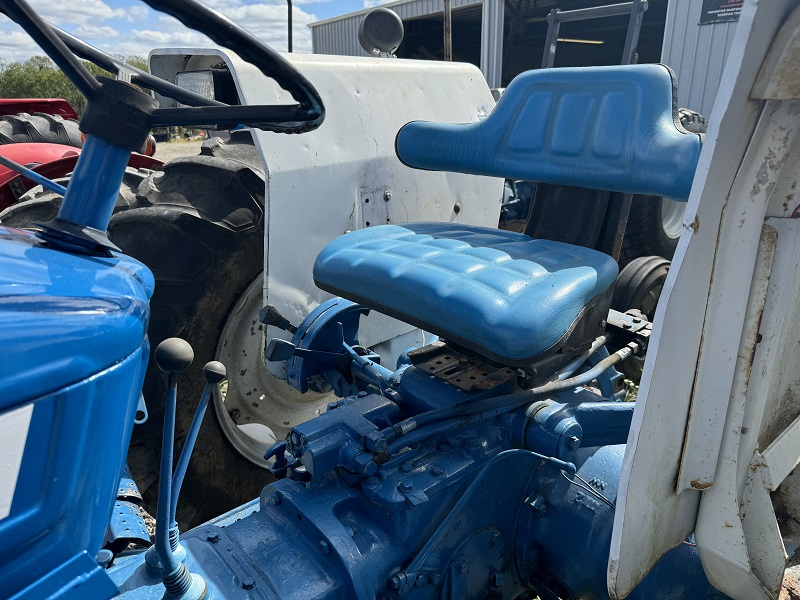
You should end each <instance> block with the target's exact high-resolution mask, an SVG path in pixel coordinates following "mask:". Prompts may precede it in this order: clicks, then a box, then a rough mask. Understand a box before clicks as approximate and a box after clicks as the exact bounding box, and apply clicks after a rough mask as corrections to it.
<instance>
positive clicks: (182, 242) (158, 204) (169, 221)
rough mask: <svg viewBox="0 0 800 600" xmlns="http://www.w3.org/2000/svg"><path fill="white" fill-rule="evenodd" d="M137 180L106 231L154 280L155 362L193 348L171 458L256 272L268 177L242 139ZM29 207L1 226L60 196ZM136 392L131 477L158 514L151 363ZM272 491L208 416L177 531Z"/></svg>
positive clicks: (157, 403)
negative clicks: (184, 346) (167, 345)
mask: <svg viewBox="0 0 800 600" xmlns="http://www.w3.org/2000/svg"><path fill="white" fill-rule="evenodd" d="M131 171H133V173H132V172H131ZM134 173H136V171H134V170H132V169H128V173H127V174H126V181H128V183H129V184H130V185H127V186H126V185H123V190H122V194H121V195H120V199H119V200H118V201H117V206H116V207H115V210H114V215H113V217H112V218H111V222H110V224H109V228H108V231H109V237H110V239H111V241H113V242H114V243H115V244H116V245H117V246H119V247H120V248H121V249H122V250H123V252H125V253H126V254H129V255H131V256H133V257H134V258H137V259H139V260H141V261H142V262H143V263H144V264H146V265H147V266H148V267H150V269H151V271H152V272H153V275H154V276H155V281H156V285H155V292H154V294H153V298H152V300H151V302H150V307H151V319H150V325H149V327H148V337H149V339H150V344H151V353H152V352H153V351H154V350H155V348H156V346H157V345H158V344H159V343H160V342H162V341H163V340H165V339H167V338H169V337H181V338H183V339H185V340H187V341H188V342H189V343H190V344H191V345H192V347H193V348H194V353H195V358H194V362H193V363H192V366H191V367H190V368H189V370H188V371H186V373H184V374H183V375H182V376H181V378H180V380H179V384H178V411H177V419H176V427H175V439H176V448H175V456H176V458H177V456H178V453H179V452H180V449H181V447H182V445H183V442H184V440H185V438H186V433H187V431H188V429H189V425H190V423H191V420H192V417H193V416H194V411H195V408H196V407H197V403H198V400H199V399H200V395H201V393H202V390H203V387H204V381H203V376H202V369H203V366H204V365H205V364H206V363H207V362H208V361H210V360H214V356H215V352H216V346H217V341H218V338H219V335H220V332H221V330H222V327H223V326H224V323H225V320H226V318H227V316H228V314H229V312H230V310H231V309H232V308H233V306H234V305H235V303H236V301H237V299H238V297H239V295H240V294H241V293H242V292H243V291H244V290H245V289H246V287H247V285H248V284H249V283H250V282H251V281H252V280H253V279H254V278H256V277H258V276H259V274H260V273H261V272H262V270H263V265H264V172H263V167H262V166H261V160H260V158H259V155H258V152H257V150H256V148H255V146H254V145H253V141H252V137H251V136H250V134H249V133H248V132H246V131H242V132H236V133H234V135H233V136H232V138H231V140H230V141H229V142H221V141H219V140H217V139H213V140H209V141H207V142H206V143H204V144H203V147H202V149H201V152H200V154H199V155H197V156H191V157H186V158H178V159H175V160H173V161H170V162H169V163H167V164H165V165H164V167H163V171H157V172H150V173H149V174H148V175H147V176H146V177H139V178H138V180H135V179H134V176H133V175H134ZM26 196H28V197H29V198H28V202H22V203H20V204H17V205H15V206H14V207H11V208H9V209H7V211H5V212H4V213H3V214H2V215H0V220H2V221H3V224H4V225H7V226H13V227H24V226H28V225H30V224H31V222H41V221H46V220H49V219H50V218H52V217H53V216H55V213H56V212H57V211H58V207H59V206H60V204H61V198H60V197H59V196H56V195H55V194H53V193H51V192H46V191H42V190H41V189H39V190H31V191H30V192H28V194H27V195H26ZM12 211H13V212H12ZM6 213H9V216H8V219H9V221H8V223H6V221H5V219H4V218H3V215H5V214H6ZM143 393H144V397H145V400H146V403H147V409H148V412H149V418H148V420H147V422H146V423H144V424H142V425H137V426H135V427H134V430H133V438H132V441H131V446H130V449H129V452H128V466H129V467H130V469H131V472H132V474H133V476H134V478H135V479H136V481H137V484H138V485H139V489H140V491H141V493H142V496H143V504H144V507H145V509H146V510H148V511H149V512H150V513H151V514H155V510H156V503H157V500H158V471H159V463H160V456H161V439H162V427H163V422H164V399H165V394H166V378H165V377H164V375H163V374H162V373H161V372H160V371H159V370H158V368H157V367H156V366H155V362H154V361H153V360H152V354H151V359H150V362H149V365H148V369H147V374H146V376H145V382H144V389H143ZM271 480H272V478H271V476H270V475H269V472H268V471H266V470H265V469H260V468H258V467H256V466H255V465H253V464H252V463H250V462H249V461H248V460H246V459H244V458H242V457H241V456H240V455H239V454H238V452H236V451H235V450H234V448H233V446H232V445H231V444H230V443H229V442H228V441H227V439H226V438H225V436H224V435H223V433H222V429H221V427H220V425H219V423H218V422H217V419H216V415H215V414H214V410H213V409H209V410H208V412H207V413H206V417H205V420H204V423H203V426H202V428H201V430H200V435H199V437H198V440H197V444H196V446H195V450H194V452H193V454H192V460H191V462H190V463H189V469H188V472H187V474H186V479H185V481H184V485H183V489H182V491H181V495H180V502H179V504H178V522H179V523H180V525H181V528H182V529H186V528H188V527H192V526H194V525H197V524H200V523H202V522H204V521H206V520H208V519H210V518H212V517H214V516H217V515H219V514H221V513H222V512H225V511H226V510H229V509H231V508H234V507H235V506H238V505H240V504H242V503H243V502H245V501H248V500H252V499H253V498H255V497H257V496H258V494H259V493H260V491H261V489H262V488H263V486H264V485H266V483H268V482H269V481H271Z"/></svg>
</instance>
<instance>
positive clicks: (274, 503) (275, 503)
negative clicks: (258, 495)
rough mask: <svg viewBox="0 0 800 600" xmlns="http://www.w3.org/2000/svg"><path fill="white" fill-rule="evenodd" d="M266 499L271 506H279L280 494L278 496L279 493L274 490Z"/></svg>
mask: <svg viewBox="0 0 800 600" xmlns="http://www.w3.org/2000/svg"><path fill="white" fill-rule="evenodd" d="M267 501H268V502H269V503H270V504H271V505H272V506H280V505H281V496H280V494H278V493H277V492H275V493H274V494H270V496H269V498H267Z"/></svg>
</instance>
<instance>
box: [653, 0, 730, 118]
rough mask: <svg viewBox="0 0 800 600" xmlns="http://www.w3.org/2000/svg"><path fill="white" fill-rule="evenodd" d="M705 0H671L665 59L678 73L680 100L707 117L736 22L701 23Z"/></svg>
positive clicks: (665, 40)
mask: <svg viewBox="0 0 800 600" xmlns="http://www.w3.org/2000/svg"><path fill="white" fill-rule="evenodd" d="M702 4H703V0H670V1H669V5H668V6H667V27H666V30H665V32H664V47H663V50H662V52H661V60H662V62H663V63H665V64H667V65H669V66H670V67H672V69H673V70H674V71H675V73H677V75H678V104H679V105H680V106H682V107H686V108H691V109H692V110H696V111H698V112H699V113H701V114H703V115H705V116H706V117H708V116H709V115H710V114H711V109H712V107H713V106H714V99H715V98H716V96H717V89H718V88H719V82H720V80H721V79H722V70H723V67H724V66H725V59H726V58H727V57H728V52H729V50H730V48H731V43H732V42H733V32H734V31H735V29H736V23H717V24H714V25H703V26H698V25H697V23H698V21H699V20H700V7H701V6H702Z"/></svg>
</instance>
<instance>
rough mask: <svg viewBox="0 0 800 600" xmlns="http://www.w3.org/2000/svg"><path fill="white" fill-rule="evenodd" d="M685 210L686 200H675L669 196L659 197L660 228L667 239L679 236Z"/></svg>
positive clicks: (674, 238)
mask: <svg viewBox="0 0 800 600" xmlns="http://www.w3.org/2000/svg"><path fill="white" fill-rule="evenodd" d="M685 212H686V202H677V201H675V200H670V199H669V198H662V199H661V228H662V229H663V230H664V235H666V236H667V237H668V238H669V239H671V240H676V239H678V238H679V237H681V232H682V231H683V214H684V213H685Z"/></svg>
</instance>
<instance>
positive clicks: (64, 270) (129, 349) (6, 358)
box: [0, 228, 153, 410]
mask: <svg viewBox="0 0 800 600" xmlns="http://www.w3.org/2000/svg"><path fill="white" fill-rule="evenodd" d="M0 264H2V265H3V268H2V269H1V270H0V347H2V348H3V360H2V361H0V398H2V399H3V401H2V406H0V410H1V409H3V408H10V407H11V406H14V405H16V404H18V403H20V402H24V401H28V400H32V399H35V398H37V397H39V396H41V395H43V394H46V393H48V392H52V391H55V390H59V389H61V388H63V387H64V386H67V385H70V384H72V383H75V382H78V381H81V380H83V379H85V378H87V377H90V376H92V375H94V374H95V373H98V372H100V371H102V370H104V369H106V368H108V367H110V366H112V365H114V364H116V363H118V362H119V361H121V360H123V359H124V358H126V357H128V356H129V355H131V354H132V353H133V352H135V351H136V350H138V349H139V348H140V347H141V346H142V343H143V341H144V338H145V335H146V333H147V322H148V312H149V308H148V299H149V298H150V296H151V295H152V293H153V276H152V274H151V273H150V271H149V270H148V269H147V267H145V266H144V265H143V264H142V263H140V262H138V261H136V260H134V259H132V258H129V257H127V256H112V257H108V258H104V257H92V256H84V255H76V254H68V253H65V252H60V251H57V250H53V249H51V248H48V247H47V246H46V245H45V244H44V243H43V242H42V241H41V240H39V239H38V238H37V237H36V236H35V235H34V234H32V233H30V232H27V231H21V230H17V229H5V228H0ZM109 267H113V268H109ZM32 356H36V357H38V358H37V360H31V357H32Z"/></svg>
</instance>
